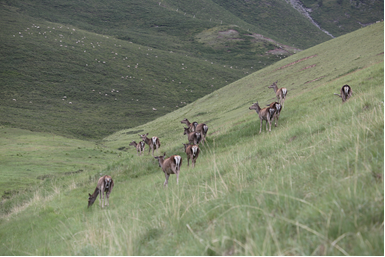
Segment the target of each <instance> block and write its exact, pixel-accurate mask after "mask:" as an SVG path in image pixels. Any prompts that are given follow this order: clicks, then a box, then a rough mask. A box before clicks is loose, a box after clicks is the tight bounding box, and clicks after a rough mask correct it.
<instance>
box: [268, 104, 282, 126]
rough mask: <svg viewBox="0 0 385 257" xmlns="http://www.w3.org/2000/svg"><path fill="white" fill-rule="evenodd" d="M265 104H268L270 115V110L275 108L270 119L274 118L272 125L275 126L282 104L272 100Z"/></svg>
mask: <svg viewBox="0 0 385 257" xmlns="http://www.w3.org/2000/svg"><path fill="white" fill-rule="evenodd" d="M267 106H269V112H270V117H271V115H272V110H273V109H274V110H275V111H274V113H273V116H272V118H271V119H273V118H274V122H275V124H274V125H275V126H277V121H278V118H279V114H281V110H282V105H281V104H280V103H278V102H272V103H271V104H269V105H267Z"/></svg>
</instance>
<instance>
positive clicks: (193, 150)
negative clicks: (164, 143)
mask: <svg viewBox="0 0 385 257" xmlns="http://www.w3.org/2000/svg"><path fill="white" fill-rule="evenodd" d="M182 145H184V151H185V152H186V154H187V166H190V159H191V163H192V166H193V168H195V162H196V161H197V159H198V156H199V152H200V150H199V146H198V145H189V144H182Z"/></svg>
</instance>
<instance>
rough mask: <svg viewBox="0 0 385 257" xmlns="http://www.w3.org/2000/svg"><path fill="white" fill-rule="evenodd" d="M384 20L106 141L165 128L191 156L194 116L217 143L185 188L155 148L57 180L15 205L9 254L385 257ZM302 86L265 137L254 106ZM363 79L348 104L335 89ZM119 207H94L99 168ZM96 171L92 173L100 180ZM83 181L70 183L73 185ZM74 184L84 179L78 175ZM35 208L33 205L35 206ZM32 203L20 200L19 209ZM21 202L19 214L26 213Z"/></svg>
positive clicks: (167, 140) (4, 236)
mask: <svg viewBox="0 0 385 257" xmlns="http://www.w3.org/2000/svg"><path fill="white" fill-rule="evenodd" d="M383 37H384V25H383V23H380V24H375V25H372V26H368V27H366V28H364V29H360V30H357V31H355V32H354V33H350V34H347V35H344V36H341V37H339V38H336V39H333V40H330V41H328V42H325V43H323V44H320V45H317V46H315V47H312V48H310V49H307V50H305V51H302V52H300V53H297V54H295V55H293V56H290V57H288V58H286V59H285V60H282V61H280V62H277V63H276V64H274V65H271V66H269V67H267V68H265V69H263V70H260V71H257V72H255V73H253V74H251V75H249V76H247V77H245V78H242V79H240V80H238V81H236V82H234V83H231V84H230V85H228V86H226V87H223V88H221V89H219V90H216V91H215V92H213V93H210V94H209V95H207V96H205V97H203V98H201V99H199V100H197V101H195V102H193V103H191V104H189V105H187V106H185V107H183V108H180V109H178V110H176V111H174V112H172V113H169V114H167V115H165V116H163V117H161V118H158V119H156V120H154V121H152V122H149V123H147V124H144V125H141V126H138V127H135V128H132V129H129V130H123V131H119V132H117V133H115V134H113V135H111V136H109V137H106V138H105V139H104V140H103V141H102V142H101V144H102V146H103V147H106V148H105V149H112V150H114V151H116V150H117V148H120V147H121V146H124V145H127V144H128V143H129V142H130V141H131V140H138V138H139V136H138V133H143V132H144V133H146V132H149V133H150V136H152V135H157V136H159V138H160V140H161V143H162V146H161V152H167V156H170V155H171V154H181V155H182V157H183V158H184V156H185V155H184V154H183V150H182V143H184V142H185V141H186V137H185V136H183V135H182V133H183V129H182V124H180V121H181V120H182V119H183V118H189V119H190V120H196V121H198V122H206V123H207V124H208V126H209V134H208V143H207V144H205V146H201V149H202V153H201V155H200V156H199V158H198V161H197V166H196V168H195V169H192V168H191V167H190V168H188V167H187V166H186V163H184V164H183V165H182V169H181V176H180V181H179V185H176V179H175V177H173V176H172V177H171V178H170V181H169V187H168V188H166V189H165V188H163V181H164V175H163V174H162V172H161V171H160V168H159V167H158V165H157V163H156V161H155V159H153V158H152V157H151V156H150V155H148V154H145V155H144V156H140V157H138V156H136V152H135V149H133V148H131V149H129V150H128V152H127V153H126V152H124V151H122V152H121V157H120V160H118V161H115V162H114V163H113V164H109V165H108V166H107V167H101V168H100V170H98V171H95V170H88V171H85V172H84V174H81V175H82V176H83V177H80V175H77V174H72V175H71V176H69V177H67V179H66V180H65V179H61V178H58V179H52V180H51V181H45V183H44V187H42V188H40V190H37V191H36V192H34V194H33V195H32V196H30V200H29V201H26V202H27V204H26V205H23V202H22V201H20V202H18V201H14V202H13V200H12V199H11V200H9V201H8V203H11V204H14V206H15V208H14V209H8V210H7V212H6V211H4V212H3V216H2V219H1V222H0V251H1V252H2V253H3V254H7V255H11V254H15V255H20V254H35V255H43V254H46V255H342V254H343V255H381V254H383V251H384V234H383V222H384V191H383V186H384V185H383V176H384V172H383V171H384V106H383V102H384V86H383V85H384V63H383V62H384V56H383V47H384V46H383ZM276 80H278V85H279V86H285V87H287V88H288V90H289V93H288V98H287V100H286V102H285V108H284V109H283V111H282V113H281V116H280V120H279V125H278V127H276V128H273V129H272V132H271V133H268V132H266V131H263V132H262V133H261V134H258V131H259V121H258V118H257V115H256V113H255V112H254V111H251V110H249V109H248V107H249V106H250V105H251V104H252V103H253V102H255V101H259V102H260V103H261V105H262V104H263V105H264V104H267V103H270V102H271V101H273V100H275V97H274V93H273V91H272V90H271V89H268V88H267V86H268V85H270V84H271V83H272V82H274V81H276ZM344 84H349V85H350V86H352V88H353V90H354V95H353V97H352V98H351V99H349V100H348V101H347V102H346V103H344V104H343V103H342V102H341V99H340V98H338V97H336V96H335V95H333V93H336V92H338V91H339V89H340V88H341V86H342V85H344ZM99 172H100V173H104V174H107V173H108V174H110V175H112V177H113V178H114V181H115V183H116V184H115V187H114V189H113V192H112V194H111V198H110V206H109V207H108V208H106V209H101V208H100V207H98V205H97V202H96V203H95V204H94V206H92V207H91V208H89V209H87V207H86V199H87V195H88V193H90V192H91V191H93V190H94V188H95V183H96V179H97V176H93V175H95V173H97V175H98V174H99ZM87 175H89V176H90V177H89V178H87ZM68 180H69V181H68ZM71 180H72V181H71ZM23 206H26V207H25V209H23ZM16 207H18V208H16ZM20 209H22V210H21V211H19V212H18V211H17V210H20Z"/></svg>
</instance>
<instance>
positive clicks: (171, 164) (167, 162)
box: [154, 153, 182, 186]
mask: <svg viewBox="0 0 385 257" xmlns="http://www.w3.org/2000/svg"><path fill="white" fill-rule="evenodd" d="M165 156H166V153H163V156H155V157H154V158H155V159H157V160H158V162H159V167H161V168H162V170H163V172H164V176H165V177H166V180H165V181H164V184H163V186H167V185H168V178H169V177H170V175H171V174H176V184H177V185H178V182H179V173H180V167H181V166H182V157H180V156H179V155H172V156H170V157H168V158H167V159H164V157H165Z"/></svg>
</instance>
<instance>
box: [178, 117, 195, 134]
mask: <svg viewBox="0 0 385 257" xmlns="http://www.w3.org/2000/svg"><path fill="white" fill-rule="evenodd" d="M180 123H184V124H186V125H187V126H188V127H189V132H194V131H195V126H194V123H197V122H196V121H194V122H193V123H190V122H189V120H188V119H186V118H185V119H184V120H182V121H181V122H180Z"/></svg>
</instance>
